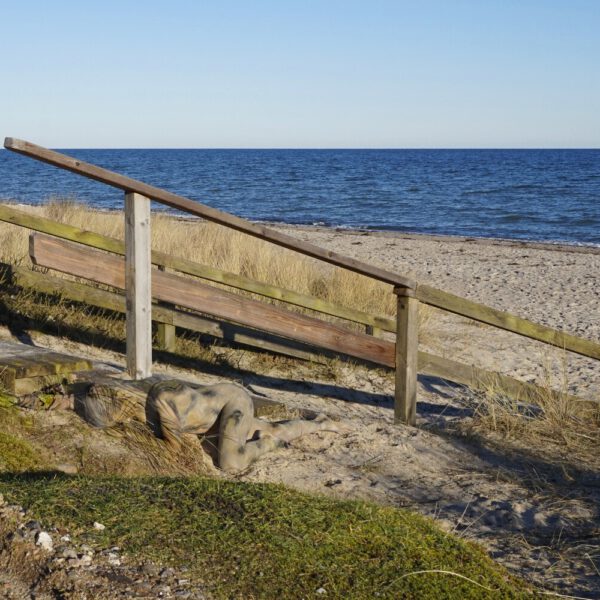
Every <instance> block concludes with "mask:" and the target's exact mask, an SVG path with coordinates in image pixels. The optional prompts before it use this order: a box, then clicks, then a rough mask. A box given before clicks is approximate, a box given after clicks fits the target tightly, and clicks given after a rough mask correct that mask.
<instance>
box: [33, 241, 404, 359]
mask: <svg viewBox="0 0 600 600" xmlns="http://www.w3.org/2000/svg"><path fill="white" fill-rule="evenodd" d="M33 238H34V241H33V254H32V260H33V261H34V263H36V264H39V265H40V266H44V267H48V268H51V269H56V270H57V271H62V272H64V273H70V274H71V275H75V276H77V277H84V278H86V279H90V280H92V281H95V282H97V283H103V284H106V285H111V286H113V287H116V288H120V289H122V288H123V287H124V268H123V261H122V259H120V258H118V257H115V256H111V255H109V254H104V253H100V252H98V251H95V250H89V249H83V248H81V246H77V245H73V244H71V243H69V242H64V241H61V240H58V239H55V238H50V237H46V236H42V235H39V234H37V235H34V236H33ZM152 294H153V296H154V297H155V298H157V299H158V300H163V301H166V302H170V303H172V304H175V305H179V306H184V307H186V308H190V309H192V310H197V311H199V312H203V313H205V314H209V315H213V316H215V317H218V318H222V319H227V320H231V321H234V322H236V323H242V324H244V325H246V326H248V327H252V328H255V329H259V330H262V331H267V332H269V333H274V334H276V335H281V336H283V337H288V338H291V339H294V340H298V341H300V342H304V343H307V344H310V345H314V346H317V347H319V348H325V349H327V350H331V351H333V352H338V353H340V354H347V355H348V356H354V357H356V358H360V359H362V360H366V361H370V362H374V363H376V364H383V365H387V366H390V367H393V366H394V364H395V357H394V354H395V351H394V346H395V345H394V344H393V343H391V342H387V341H384V340H379V339H377V338H374V337H372V336H367V335H364V334H361V333H353V332H351V331H348V330H347V329H344V328H343V327H339V326H337V325H333V324H331V323H325V322H323V321H320V320H318V319H313V318H311V317H307V316H305V315H299V314H296V313H292V312H290V311H287V310H285V309H282V308H279V307H276V306H271V305H267V304H264V303H261V302H257V301H256V300H251V299H249V298H243V297H241V296H238V295H236V294H232V293H230V292H226V291H223V290H220V289H218V288H215V287H212V286H209V285H205V284H201V283H197V282H195V281H193V280H190V279H185V278H183V277H179V276H177V275H173V274H171V273H163V272H160V271H158V270H153V272H152Z"/></svg>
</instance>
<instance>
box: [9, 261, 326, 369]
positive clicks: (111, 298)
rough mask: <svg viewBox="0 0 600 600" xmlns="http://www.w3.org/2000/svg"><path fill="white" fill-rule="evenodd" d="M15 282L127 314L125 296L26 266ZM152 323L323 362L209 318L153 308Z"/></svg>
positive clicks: (290, 344)
mask: <svg viewBox="0 0 600 600" xmlns="http://www.w3.org/2000/svg"><path fill="white" fill-rule="evenodd" d="M12 278H13V283H14V284H15V285H18V286H19V287H23V288H31V289H34V290H36V291H37V292H41V293H44V294H56V295H59V296H61V297H63V298H66V299H68V300H71V301H75V302H81V303H82V304H89V305H92V306H96V307H99V308H103V309H106V310H111V311H115V312H120V313H124V312H125V298H124V296H123V295H122V294H117V293H115V292H108V291H105V290H100V289H97V288H94V287H91V286H89V285H86V284H83V283H77V282H74V281H67V280H65V279H59V278H57V277H52V276H51V275H48V274H42V273H37V272H35V271H31V270H30V269H26V268H24V267H12ZM152 320H153V321H155V322H157V323H158V324H159V326H160V324H168V325H172V326H174V327H175V326H176V327H179V328H181V329H187V330H189V331H194V332H196V333H201V334H207V335H210V336H212V337H216V338H219V339H223V340H224V341H226V342H229V343H232V344H237V345H241V346H247V347H250V348H258V349H260V350H266V351H268V352H275V353H277V354H283V355H284V356H291V357H293V358H299V359H301V360H307V361H311V362H324V361H325V360H326V359H325V357H324V356H323V354H322V353H319V351H318V350H316V349H314V348H310V347H307V346H306V345H302V344H299V343H297V342H294V341H292V340H287V339H282V338H275V337H274V336H272V335H269V334H266V333H261V332H259V331H256V330H252V329H248V328H244V327H242V326H238V325H234V324H233V323H224V322H219V321H215V320H213V319H207V318H204V317H200V316H198V315H194V314H191V313H186V312H182V311H179V310H176V309H172V308H166V307H164V306H158V305H153V306H152Z"/></svg>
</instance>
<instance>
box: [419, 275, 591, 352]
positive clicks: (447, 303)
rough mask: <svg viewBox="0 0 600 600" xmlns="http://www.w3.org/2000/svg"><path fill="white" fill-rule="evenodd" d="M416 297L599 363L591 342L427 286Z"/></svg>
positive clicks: (421, 286)
mask: <svg viewBox="0 0 600 600" xmlns="http://www.w3.org/2000/svg"><path fill="white" fill-rule="evenodd" d="M416 294H417V298H418V299H419V300H420V301H421V302H423V303H424V304H429V305H430V306H435V307H437V308H441V309H443V310H447V311H448V312H452V313H455V314H457V315H461V316H463V317H468V318H469V319H473V320H475V321H479V322H480V323H487V324H488V325H492V326H494V327H498V328H499V329H505V330H506V331H512V332H513V333H518V334H519V335H522V336H524V337H528V338H531V339H534V340H538V341H540V342H544V343H546V344H550V345H551V346H557V347H559V348H563V349H565V350H569V351H571V352H575V353H576V354H581V355H582V356H588V357H590V358H595V359H597V360H600V344H598V343H596V342H593V341H591V340H586V339H583V338H580V337H576V336H574V335H570V334H568V333H563V332H562V331H557V330H556V329H552V328H551V327H546V326H545V325H539V324H537V323H533V322H532V321H528V320H527V319H523V318H521V317H517V316H516V315H512V314H510V313H507V312H503V311H500V310H496V309H495V308H491V307H490V306H485V305H484V304H478V303H477V302H473V301H472V300H467V299H466V298H461V297H459V296H455V295H453V294H450V293H448V292H444V291H442V290H437V289H435V288H432V287H429V286H427V285H421V284H419V286H418V287H417V290H416Z"/></svg>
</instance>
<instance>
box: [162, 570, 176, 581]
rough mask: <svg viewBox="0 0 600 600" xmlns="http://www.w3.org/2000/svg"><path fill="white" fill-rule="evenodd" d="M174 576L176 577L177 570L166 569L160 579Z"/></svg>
mask: <svg viewBox="0 0 600 600" xmlns="http://www.w3.org/2000/svg"><path fill="white" fill-rule="evenodd" d="M173 575H175V569H171V568H170V567H165V568H164V569H163V570H162V571H161V572H160V578H161V579H167V578H169V577H173Z"/></svg>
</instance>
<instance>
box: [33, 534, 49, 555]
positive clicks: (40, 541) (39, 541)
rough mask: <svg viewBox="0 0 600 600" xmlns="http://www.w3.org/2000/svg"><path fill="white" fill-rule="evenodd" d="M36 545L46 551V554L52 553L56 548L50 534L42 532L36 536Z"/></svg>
mask: <svg viewBox="0 0 600 600" xmlns="http://www.w3.org/2000/svg"><path fill="white" fill-rule="evenodd" d="M35 545H36V546H39V547H40V548H41V549H42V550H45V551H46V552H52V550H53V548H54V544H53V542H52V538H51V537H50V534H48V533H46V532H45V531H40V532H38V534H37V535H36V536H35Z"/></svg>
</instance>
